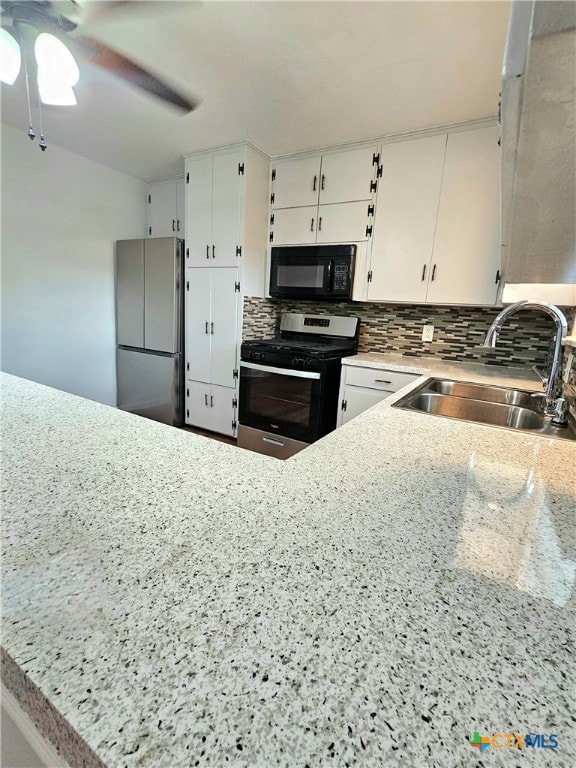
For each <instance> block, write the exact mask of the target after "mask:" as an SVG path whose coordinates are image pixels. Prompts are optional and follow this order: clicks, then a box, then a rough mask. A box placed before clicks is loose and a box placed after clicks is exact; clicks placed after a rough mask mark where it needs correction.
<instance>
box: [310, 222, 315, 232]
mask: <svg viewBox="0 0 576 768" xmlns="http://www.w3.org/2000/svg"><path fill="white" fill-rule="evenodd" d="M310 232H314V219H310Z"/></svg>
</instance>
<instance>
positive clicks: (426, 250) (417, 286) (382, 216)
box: [368, 134, 447, 302]
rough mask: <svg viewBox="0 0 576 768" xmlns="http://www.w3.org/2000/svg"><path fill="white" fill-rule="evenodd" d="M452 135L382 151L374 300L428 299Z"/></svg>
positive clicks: (372, 287) (370, 293) (373, 262)
mask: <svg viewBox="0 0 576 768" xmlns="http://www.w3.org/2000/svg"><path fill="white" fill-rule="evenodd" d="M446 138H447V136H446V134H442V135H441V136H431V137H428V138H425V139H415V140H414V141H399V142H396V143H394V144H385V145H384V146H383V147H382V154H381V164H382V178H381V179H380V180H379V187H378V199H377V201H376V218H375V220H374V237H373V242H372V259H371V265H370V269H371V270H372V282H371V283H369V284H368V299H369V300H371V301H410V302H424V301H426V290H427V287H428V278H429V277H430V261H431V259H432V249H433V247H434V230H435V228H436V218H437V216H438V203H439V200H440V188H441V185H442V168H443V165H444V154H445V151H446Z"/></svg>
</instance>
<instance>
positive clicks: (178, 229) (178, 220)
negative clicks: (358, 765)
mask: <svg viewBox="0 0 576 768" xmlns="http://www.w3.org/2000/svg"><path fill="white" fill-rule="evenodd" d="M176 232H180V219H176Z"/></svg>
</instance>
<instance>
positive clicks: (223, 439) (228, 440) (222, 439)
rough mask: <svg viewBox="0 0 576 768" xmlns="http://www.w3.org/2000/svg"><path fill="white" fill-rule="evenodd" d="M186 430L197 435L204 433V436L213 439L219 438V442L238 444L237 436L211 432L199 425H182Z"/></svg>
mask: <svg viewBox="0 0 576 768" xmlns="http://www.w3.org/2000/svg"><path fill="white" fill-rule="evenodd" d="M181 429H183V430H184V431H186V432H194V434H195V435H202V437H209V438H211V439H212V440H217V441H218V442H219V443H227V444H228V445H236V438H235V437H228V436H227V435H219V434H218V433H217V432H209V431H208V430H207V429H198V428H197V427H188V426H186V427H181Z"/></svg>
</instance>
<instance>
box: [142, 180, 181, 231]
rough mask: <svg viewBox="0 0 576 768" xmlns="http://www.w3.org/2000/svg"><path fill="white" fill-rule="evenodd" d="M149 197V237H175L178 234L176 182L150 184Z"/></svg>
mask: <svg viewBox="0 0 576 768" xmlns="http://www.w3.org/2000/svg"><path fill="white" fill-rule="evenodd" d="M148 195H149V200H150V202H149V204H148V235H149V236H150V237H173V236H174V235H175V234H176V182H175V181H158V182H154V183H153V184H149V185H148Z"/></svg>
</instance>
